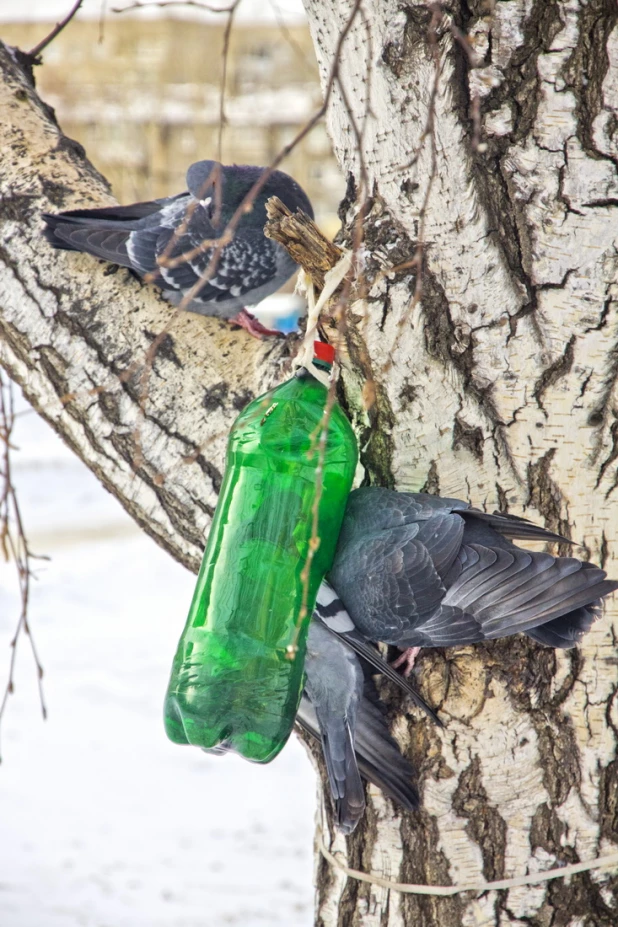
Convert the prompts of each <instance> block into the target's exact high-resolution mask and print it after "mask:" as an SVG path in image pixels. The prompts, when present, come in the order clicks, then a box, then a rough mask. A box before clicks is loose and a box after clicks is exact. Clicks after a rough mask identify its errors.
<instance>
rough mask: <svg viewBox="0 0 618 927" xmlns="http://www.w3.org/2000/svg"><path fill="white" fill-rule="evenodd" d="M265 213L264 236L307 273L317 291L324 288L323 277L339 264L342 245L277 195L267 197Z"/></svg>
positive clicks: (299, 210)
mask: <svg viewBox="0 0 618 927" xmlns="http://www.w3.org/2000/svg"><path fill="white" fill-rule="evenodd" d="M266 214H267V215H268V222H267V223H266V226H265V228H264V234H265V235H266V237H267V238H272V239H273V241H276V242H278V243H279V244H280V245H282V246H283V247H284V248H285V250H286V251H287V252H288V254H289V255H290V257H291V258H292V259H293V260H294V261H296V263H297V264H300V266H301V267H302V269H303V270H304V271H305V273H306V274H309V276H310V277H311V279H312V280H313V284H314V286H315V288H316V290H317V291H318V293H319V292H320V291H321V290H322V289H323V287H324V276H325V275H326V274H327V273H328V271H329V270H332V268H333V267H334V266H335V265H336V264H338V263H339V261H340V259H341V257H342V255H343V251H342V250H341V248H338V247H337V245H334V244H333V243H332V241H329V240H328V238H326V237H325V236H324V235H323V234H322V232H321V231H320V230H319V228H318V227H317V225H316V224H315V222H314V221H313V220H312V219H310V218H309V216H308V215H306V213H304V212H303V211H302V210H301V209H298V210H297V211H296V212H295V213H292V212H290V210H289V209H288V208H287V206H285V205H284V204H283V203H282V202H281V200H280V199H279V197H278V196H271V198H270V199H269V200H268V202H267V203H266Z"/></svg>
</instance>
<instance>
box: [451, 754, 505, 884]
mask: <svg viewBox="0 0 618 927" xmlns="http://www.w3.org/2000/svg"><path fill="white" fill-rule="evenodd" d="M453 808H454V810H455V811H456V812H457V814H458V815H459V816H460V817H462V818H464V819H465V820H467V822H468V823H467V824H466V826H465V831H466V833H467V835H468V836H469V837H470V839H471V840H473V841H474V843H476V845H477V846H478V847H479V849H480V851H481V855H482V857H483V876H484V878H485V879H486V880H487V881H494V880H496V879H502V878H504V859H505V855H506V843H507V840H506V836H507V824H506V821H505V820H504V819H503V818H502V817H501V816H500V814H499V813H498V811H497V809H496V808H495V807H493V806H492V805H491V804H490V802H489V796H488V795H487V792H486V791H485V789H484V787H483V782H482V772H481V760H480V758H479V757H478V756H476V757H474V759H473V760H472V762H471V763H470V765H469V766H468V767H467V768H466V769H465V770H464V771H463V772H462V773H461V775H460V776H459V782H458V784H457V788H456V790H455V792H454V794H453Z"/></svg>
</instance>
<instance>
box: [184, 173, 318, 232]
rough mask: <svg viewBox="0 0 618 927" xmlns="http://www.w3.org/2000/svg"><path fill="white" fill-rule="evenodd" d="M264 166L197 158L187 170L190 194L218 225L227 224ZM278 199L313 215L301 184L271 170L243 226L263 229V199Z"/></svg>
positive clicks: (264, 209) (264, 216)
mask: <svg viewBox="0 0 618 927" xmlns="http://www.w3.org/2000/svg"><path fill="white" fill-rule="evenodd" d="M266 170H267V168H265V167H254V166H253V165H246V164H232V165H224V164H219V162H218V161H197V162H196V163H195V164H192V165H191V167H190V168H189V170H188V171H187V186H188V188H189V191H190V193H191V195H192V196H194V197H195V198H196V199H197V200H199V201H200V202H201V203H202V205H203V206H205V207H206V208H207V209H208V211H209V215H210V218H211V220H218V221H217V222H216V225H217V227H218V228H221V227H222V226H225V225H227V223H228V222H229V221H230V219H231V218H232V216H233V215H234V213H235V212H236V210H237V209H238V207H239V206H240V204H241V203H242V201H243V200H244V199H245V197H246V196H247V195H248V194H249V193H250V191H251V189H252V188H253V186H254V185H255V184H256V183H257V182H258V181H259V180H260V178H261V177H262V175H263V173H264V171H266ZM271 196H278V197H279V199H280V200H281V201H282V202H283V203H284V204H285V205H286V206H287V207H288V209H290V210H292V212H295V211H296V210H297V209H302V210H303V212H306V213H307V215H308V216H310V217H311V218H313V208H312V206H311V203H310V202H309V200H308V198H307V196H306V195H305V193H304V191H303V190H302V189H301V187H300V186H299V185H298V184H297V183H296V181H295V180H293V179H292V178H291V177H290V176H288V174H285V173H284V172H283V171H273V172H272V173H271V174H270V175H269V176H268V178H267V180H266V182H265V183H264V185H263V186H262V187H261V188H260V190H259V191H258V192H257V194H256V195H255V198H254V201H253V205H252V209H251V211H250V212H248V213H246V215H245V216H244V217H243V220H242V223H243V226H245V228H246V227H247V226H254V227H255V228H263V227H264V224H265V223H266V201H267V200H269V199H270V197H271Z"/></svg>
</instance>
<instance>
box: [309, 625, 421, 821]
mask: <svg viewBox="0 0 618 927" xmlns="http://www.w3.org/2000/svg"><path fill="white" fill-rule="evenodd" d="M376 660H377V661H379V660H380V657H379V654H377V651H376ZM382 666H383V669H384V670H386V672H388V671H389V669H390V668H389V666H388V664H386V663H384V662H383V661H382ZM372 671H374V670H372ZM305 672H306V682H305V690H304V693H303V697H302V700H301V703H300V706H299V709H298V714H297V717H296V720H297V721H298V723H299V724H300V725H301V726H302V727H303V728H304V729H305V730H307V731H309V733H310V734H313V735H314V736H315V737H317V738H319V739H321V741H322V749H323V751H324V758H325V760H326V768H327V770H328V779H329V784H330V790H331V794H332V798H333V803H334V806H335V820H336V822H337V825H338V827H339V829H340V830H341V831H342V832H343V833H344V834H351V833H352V831H353V830H354V829H355V827H356V825H357V824H358V822H359V820H360V819H361V817H362V815H363V813H364V810H365V790H364V787H363V784H362V782H361V776H362V777H363V778H365V779H368V780H369V781H370V782H373V783H374V784H375V785H377V786H378V787H379V788H381V789H382V791H383V792H384V793H385V795H388V797H389V798H392V799H393V801H395V802H397V804H399V805H401V806H402V807H403V808H405V809H406V810H408V811H413V810H414V809H415V808H417V807H418V803H419V797H418V791H417V789H416V786H415V785H414V782H413V778H414V770H413V769H412V766H411V765H410V763H409V762H408V761H407V760H406V759H405V757H403V756H402V755H401V752H400V750H399V748H398V746H397V744H396V743H395V741H394V740H393V738H392V737H391V735H390V733H389V730H388V725H387V722H386V718H385V716H384V713H383V710H382V709H381V708H380V705H379V702H378V698H377V693H376V690H375V686H374V684H373V682H372V680H371V677H370V675H369V673H368V672H363V668H362V666H361V662H360V660H359V659H358V657H357V656H356V654H355V653H354V652H353V651H352V650H351V649H350V648H349V647H348V646H347V644H346V643H344V641H343V640H341V639H340V638H339V637H337V635H336V634H334V633H333V632H332V631H329V630H328V628H327V627H326V626H325V625H324V624H323V623H322V622H321V621H320V620H317V619H315V618H314V620H313V621H312V622H311V625H310V627H309V635H308V639H307V657H306V660H305ZM399 680H400V684H401V683H403V684H404V686H405V687H406V690H407V684H406V683H405V680H403V679H402V678H401V677H399Z"/></svg>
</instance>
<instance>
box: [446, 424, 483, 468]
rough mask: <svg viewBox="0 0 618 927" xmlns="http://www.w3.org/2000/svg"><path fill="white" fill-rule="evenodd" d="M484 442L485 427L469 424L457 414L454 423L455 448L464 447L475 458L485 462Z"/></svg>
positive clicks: (453, 445)
mask: <svg viewBox="0 0 618 927" xmlns="http://www.w3.org/2000/svg"><path fill="white" fill-rule="evenodd" d="M483 443H484V438H483V429H482V428H479V426H478V425H477V426H476V427H474V426H473V425H469V424H468V422H466V421H464V420H463V419H462V418H459V416H458V415H456V416H455V422H454V424H453V444H452V447H453V450H454V451H456V450H458V449H459V448H464V449H465V450H467V451H469V452H470V453H471V454H472V456H473V457H474V459H475V460H478V462H479V463H483Z"/></svg>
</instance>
